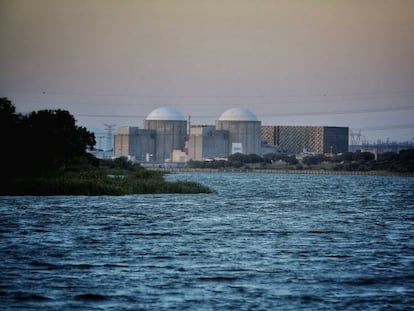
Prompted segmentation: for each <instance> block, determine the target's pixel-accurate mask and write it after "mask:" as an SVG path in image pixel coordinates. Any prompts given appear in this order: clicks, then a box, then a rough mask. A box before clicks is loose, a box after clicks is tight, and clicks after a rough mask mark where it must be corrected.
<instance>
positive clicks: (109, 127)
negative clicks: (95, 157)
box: [104, 124, 116, 151]
mask: <svg viewBox="0 0 414 311" xmlns="http://www.w3.org/2000/svg"><path fill="white" fill-rule="evenodd" d="M104 126H105V130H106V150H108V151H110V150H112V149H113V145H112V139H113V130H114V128H115V126H116V124H104Z"/></svg>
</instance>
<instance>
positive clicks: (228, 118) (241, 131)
mask: <svg viewBox="0 0 414 311" xmlns="http://www.w3.org/2000/svg"><path fill="white" fill-rule="evenodd" d="M260 126H261V122H260V121H259V120H257V118H256V116H255V115H254V114H253V113H252V112H251V111H250V110H248V109H246V108H232V109H228V110H226V111H225V112H223V114H222V115H221V116H220V117H219V119H218V120H217V121H216V125H215V126H213V125H207V126H192V127H191V128H190V136H189V141H188V158H189V159H192V160H197V161H200V160H204V159H213V158H227V157H228V156H229V155H231V154H234V153H237V152H240V153H245V154H252V153H254V154H261V149H260V148H261V141H260Z"/></svg>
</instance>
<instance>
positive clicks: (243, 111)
mask: <svg viewBox="0 0 414 311" xmlns="http://www.w3.org/2000/svg"><path fill="white" fill-rule="evenodd" d="M219 121H254V122H257V121H258V120H257V117H256V116H255V115H254V113H253V112H251V111H250V110H249V109H247V108H241V107H238V108H231V109H228V110H226V111H224V112H223V114H222V115H221V116H220V118H219Z"/></svg>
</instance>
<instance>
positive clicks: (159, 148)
mask: <svg viewBox="0 0 414 311" xmlns="http://www.w3.org/2000/svg"><path fill="white" fill-rule="evenodd" d="M186 136H187V121H186V119H185V118H184V116H183V115H182V114H181V113H180V112H179V111H178V110H176V109H174V108H172V107H160V108H157V109H155V110H153V111H152V112H151V113H150V114H149V115H148V116H147V117H146V118H145V120H144V129H139V128H138V127H121V128H119V129H118V133H117V134H116V135H115V136H114V153H115V154H117V155H122V156H128V157H133V158H134V159H135V160H137V161H142V162H144V161H145V162H157V163H163V162H165V161H166V160H168V159H171V158H172V154H173V151H174V150H183V149H184V146H185V140H186Z"/></svg>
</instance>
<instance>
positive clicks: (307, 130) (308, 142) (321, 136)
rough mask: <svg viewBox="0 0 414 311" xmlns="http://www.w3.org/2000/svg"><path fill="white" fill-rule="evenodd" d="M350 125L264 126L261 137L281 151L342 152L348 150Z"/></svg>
mask: <svg viewBox="0 0 414 311" xmlns="http://www.w3.org/2000/svg"><path fill="white" fill-rule="evenodd" d="M348 135H349V128H348V127H328V126H282V125H280V126H262V128H261V136H262V137H261V138H262V141H266V142H267V143H268V144H270V145H275V146H279V147H280V151H281V152H283V153H289V154H299V153H301V152H303V151H306V152H315V153H331V152H332V153H341V152H346V151H348Z"/></svg>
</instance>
